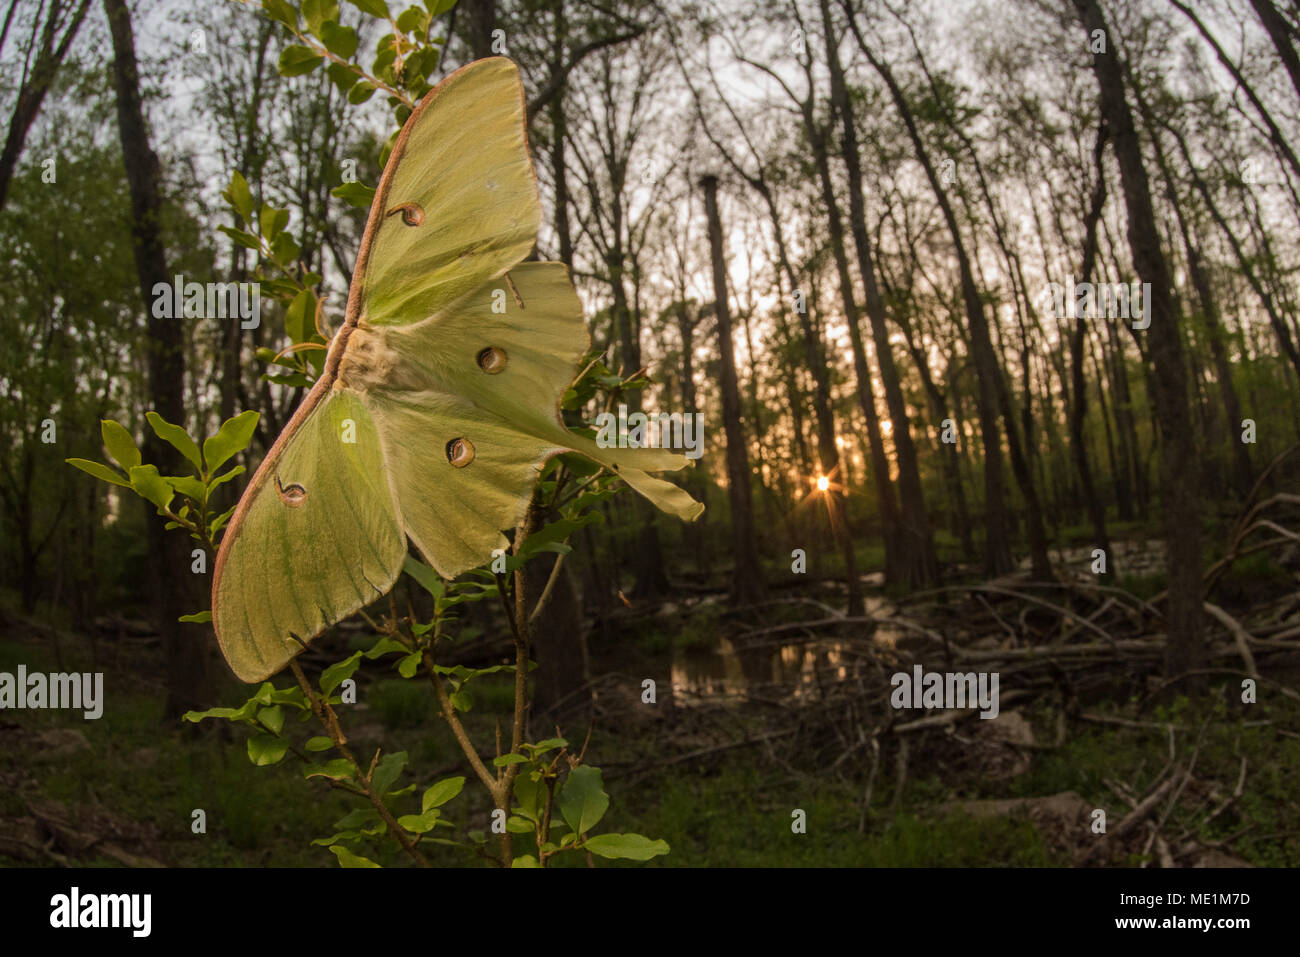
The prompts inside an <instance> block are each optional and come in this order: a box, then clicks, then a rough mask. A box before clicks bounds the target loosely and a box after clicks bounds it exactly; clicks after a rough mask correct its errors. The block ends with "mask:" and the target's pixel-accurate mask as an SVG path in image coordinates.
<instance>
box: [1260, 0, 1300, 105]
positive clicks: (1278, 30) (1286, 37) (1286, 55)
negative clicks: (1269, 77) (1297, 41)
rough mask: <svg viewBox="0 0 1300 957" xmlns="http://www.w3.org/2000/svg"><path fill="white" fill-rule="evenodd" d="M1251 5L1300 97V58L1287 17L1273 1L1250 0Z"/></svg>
mask: <svg viewBox="0 0 1300 957" xmlns="http://www.w3.org/2000/svg"><path fill="white" fill-rule="evenodd" d="M1250 5H1251V6H1252V7H1254V8H1255V13H1256V14H1257V15H1258V16H1259V22H1260V23H1262V24H1263V25H1264V30H1265V31H1266V32H1267V33H1268V38H1269V39H1270V40H1272V41H1273V46H1274V47H1276V48H1277V55H1278V57H1279V58H1280V59H1281V60H1282V65H1283V66H1284V67H1286V73H1287V76H1289V77H1290V78H1291V86H1292V88H1294V89H1295V92H1296V96H1297V97H1300V58H1298V57H1297V56H1296V52H1295V47H1294V46H1293V45H1292V43H1291V29H1290V27H1289V26H1288V25H1287V21H1286V17H1284V16H1283V15H1282V14H1281V13H1280V12H1279V11H1278V9H1277V7H1275V6H1274V5H1273V3H1272V0H1250Z"/></svg>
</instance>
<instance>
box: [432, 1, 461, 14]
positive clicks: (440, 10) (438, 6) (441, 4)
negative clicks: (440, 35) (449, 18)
mask: <svg viewBox="0 0 1300 957" xmlns="http://www.w3.org/2000/svg"><path fill="white" fill-rule="evenodd" d="M455 5H456V0H424V6H425V8H426V9H427V10H428V11H429V16H431V17H437V16H441V15H442V14H444V13H446V12H447V11H448V10H450V9H451V8H452V7H454V6H455Z"/></svg>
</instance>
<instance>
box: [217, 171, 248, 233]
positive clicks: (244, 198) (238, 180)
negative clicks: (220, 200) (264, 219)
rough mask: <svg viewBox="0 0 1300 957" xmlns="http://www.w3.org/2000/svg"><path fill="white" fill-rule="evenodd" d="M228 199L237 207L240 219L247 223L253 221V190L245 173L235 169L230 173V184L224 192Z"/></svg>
mask: <svg viewBox="0 0 1300 957" xmlns="http://www.w3.org/2000/svg"><path fill="white" fill-rule="evenodd" d="M222 195H223V196H224V197H225V198H226V201H227V202H228V203H230V205H231V206H233V207H234V208H235V212H237V213H239V217H240V219H242V220H243V221H244V222H246V223H252V221H253V192H252V190H250V189H249V188H248V180H246V179H244V174H243V173H241V172H240V171H239V170H235V171H234V172H233V173H231V174H230V186H228V187H227V188H226V191H225V192H224V193H222Z"/></svg>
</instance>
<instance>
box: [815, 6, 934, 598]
mask: <svg viewBox="0 0 1300 957" xmlns="http://www.w3.org/2000/svg"><path fill="white" fill-rule="evenodd" d="M820 4H821V14H822V26H823V32H824V33H825V35H826V59H827V63H828V65H829V67H830V74H831V102H832V105H833V106H834V108H835V109H836V110H837V112H838V113H839V115H840V122H841V124H842V127H843V131H844V137H843V142H842V147H843V149H842V153H843V158H844V167H845V169H846V171H847V172H848V186H849V227H850V230H851V231H852V233H853V245H854V248H855V249H856V250H857V254H858V272H859V273H860V274H861V276H862V284H863V291H864V293H865V296H864V304H865V307H866V312H867V318H868V320H869V321H870V323H871V336H872V339H873V341H874V342H875V344H876V365H877V366H878V367H879V368H880V379H881V382H882V383H883V384H884V387H885V404H886V406H887V407H888V408H889V418H890V421H891V423H892V425H893V429H892V431H891V433H890V438H891V439H892V440H893V442H894V449H895V451H896V452H897V455H898V490H899V499H900V503H901V506H902V508H901V512H900V515H899V537H898V570H899V581H900V583H902V584H905V585H932V584H934V583H935V582H936V581H937V580H938V577H939V563H938V560H937V559H936V558H935V552H934V533H933V531H932V530H931V528H930V519H929V515H928V514H927V511H926V507H925V495H924V492H923V491H922V489H921V472H920V466H919V465H918V463H917V458H916V446H915V444H914V443H913V441H912V423H911V419H910V418H909V417H908V414H907V403H906V401H905V400H904V399H903V390H902V387H901V386H900V385H899V379H898V367H897V366H896V365H895V364H894V353H893V350H892V348H891V346H890V344H889V331H888V329H887V328H886V325H885V303H884V300H883V299H881V297H880V287H879V285H878V283H877V282H876V271H875V268H874V266H873V265H872V256H871V252H872V251H871V241H870V238H869V237H868V235H867V215H866V203H865V202H864V200H863V195H862V159H861V156H860V155H859V152H858V134H857V128H856V126H855V122H856V121H855V118H854V115H853V103H852V100H851V99H850V97H849V90H848V85H847V84H846V83H845V80H844V68H843V67H842V66H841V64H840V56H839V48H838V34H837V33H836V32H835V25H834V23H833V22H832V20H831V8H830V0H820Z"/></svg>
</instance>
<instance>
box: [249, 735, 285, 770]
mask: <svg viewBox="0 0 1300 957" xmlns="http://www.w3.org/2000/svg"><path fill="white" fill-rule="evenodd" d="M288 750H289V742H288V741H286V740H284V739H283V738H273V737H272V736H271V735H269V734H263V733H261V732H258V733H257V734H254V735H253V736H252V737H250V738H249V739H248V760H250V761H252V762H253V763H254V764H255V765H257V766H258V767H259V768H260V767H265V766H266V765H268V764H278V763H279V761H280V759H281V758H283V757H284V755H285V752H286V751H288Z"/></svg>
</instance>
